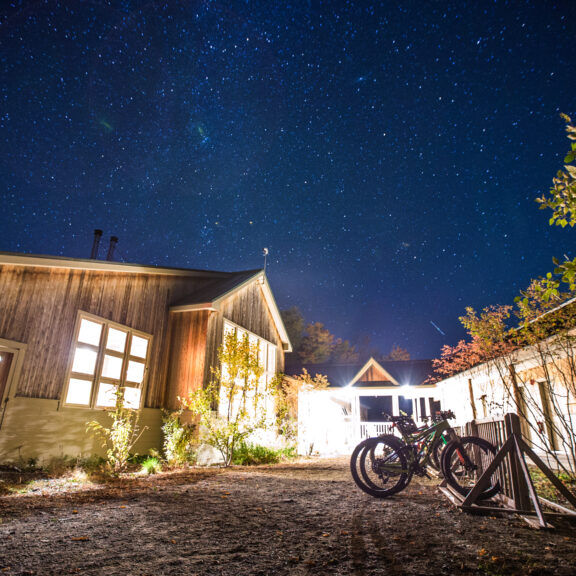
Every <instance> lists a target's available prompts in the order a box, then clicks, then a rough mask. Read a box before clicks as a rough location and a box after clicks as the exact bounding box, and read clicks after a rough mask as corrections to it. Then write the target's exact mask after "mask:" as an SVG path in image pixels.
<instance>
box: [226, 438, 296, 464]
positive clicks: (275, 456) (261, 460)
mask: <svg viewBox="0 0 576 576" xmlns="http://www.w3.org/2000/svg"><path fill="white" fill-rule="evenodd" d="M295 457H296V450H295V449H294V448H281V449H277V448H269V447H267V446H259V445H258V444H250V443H248V442H241V443H240V444H239V445H238V447H237V449H236V450H235V452H234V457H233V459H232V464H236V465H237V466H257V465H259V464H278V463H279V462H281V461H282V460H286V459H290V458H295Z"/></svg>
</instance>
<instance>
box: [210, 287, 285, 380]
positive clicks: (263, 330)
mask: <svg viewBox="0 0 576 576" xmlns="http://www.w3.org/2000/svg"><path fill="white" fill-rule="evenodd" d="M224 319H227V320H230V321H232V322H234V323H235V324H238V325H239V326H242V327H243V328H246V329H247V330H249V331H250V332H252V333H253V334H256V335H257V336H260V337H261V338H264V339H265V340H267V341H268V342H271V343H272V344H275V345H276V347H277V354H276V371H277V372H282V371H283V370H284V350H283V348H282V340H281V339H280V335H279V334H278V331H277V330H276V325H275V323H274V319H273V318H272V314H271V313H270V310H269V309H268V306H267V304H266V300H265V298H264V295H263V292H262V288H261V286H260V284H258V282H253V283H252V284H250V285H248V286H246V287H245V288H243V289H242V290H240V291H239V292H236V293H235V294H233V295H232V296H230V297H229V298H227V299H226V300H224V302H222V303H221V306H220V310H219V311H218V312H215V313H213V314H212V316H211V317H210V321H209V323H208V339H207V347H206V348H207V351H206V369H205V381H207V380H208V379H209V376H210V373H209V370H210V366H217V364H218V348H219V347H220V345H221V344H222V338H223V325H224Z"/></svg>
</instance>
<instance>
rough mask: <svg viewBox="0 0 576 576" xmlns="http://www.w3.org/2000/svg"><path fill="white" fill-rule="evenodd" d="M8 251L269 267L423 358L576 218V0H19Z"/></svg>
mask: <svg viewBox="0 0 576 576" xmlns="http://www.w3.org/2000/svg"><path fill="white" fill-rule="evenodd" d="M0 4H1V7H0V176H1V184H0V190H1V192H0V193H1V211H0V251H8V252H25V253H33V254H50V255H62V256H68V257H79V258H88V257H89V256H90V250H91V246H92V233H93V230H94V229H95V228H101V229H103V230H104V241H103V243H102V246H101V253H100V257H102V258H104V257H105V256H106V249H107V239H108V238H109V236H110V235H116V236H118V237H119V243H118V247H117V250H116V253H115V259H116V260H119V261H124V262H131V263H140V264H151V265H158V266H171V267H186V268H198V269H213V270H226V271H235V270H243V269H252V268H260V267H262V266H263V264H264V257H263V249H264V248H267V249H268V250H269V255H268V259H267V273H268V276H269V280H270V282H271V285H272V288H273V290H274V293H275V296H276V299H277V302H278V305H279V307H280V308H281V309H285V308H288V307H291V306H298V307H299V308H300V309H301V310H302V312H303V314H304V316H305V318H306V320H307V321H319V322H323V323H324V324H325V325H326V327H327V328H328V329H329V330H330V331H331V332H333V333H334V334H335V335H336V336H339V337H342V338H343V339H348V340H350V341H352V342H357V341H358V340H359V339H360V338H361V337H362V336H366V335H367V336H369V337H370V338H371V343H372V345H373V346H374V347H378V348H379V349H381V351H382V352H383V353H386V352H388V351H389V350H390V348H391V346H392V345H393V344H397V345H400V346H402V347H403V348H406V349H407V350H408V351H409V352H410V353H411V354H412V357H414V358H425V357H434V356H437V355H438V354H439V352H440V349H441V346H442V345H443V344H455V343H456V341H457V339H458V338H459V337H461V336H462V335H463V331H462V329H461V327H460V324H459V322H458V316H459V315H462V314H463V313H464V308H465V307H466V306H469V305H471V306H474V307H476V308H477V309H480V308H482V307H484V306H487V305H490V304H509V303H512V302H513V299H514V297H515V296H516V295H517V294H518V292H519V290H521V289H523V288H525V287H526V286H527V285H528V283H529V281H530V279H531V278H533V277H537V276H540V275H543V274H545V273H546V272H547V271H548V270H550V269H551V268H552V267H553V265H552V261H551V259H552V257H553V256H557V257H559V258H563V256H564V255H567V256H569V257H571V258H572V257H574V256H575V255H576V254H574V250H573V246H574V238H575V234H576V231H575V230H568V229H565V230H561V229H559V228H551V227H550V226H549V225H548V219H549V218H550V216H551V213H549V212H546V211H540V210H538V206H537V204H536V203H535V201H534V199H535V198H536V197H537V196H538V195H541V194H542V193H543V192H546V191H548V189H549V188H550V184H551V180H552V177H553V176H554V174H555V173H556V171H557V170H558V169H560V168H561V167H562V159H563V158H564V155H565V153H566V152H567V150H568V149H569V142H568V140H567V139H566V136H565V132H564V122H563V121H562V120H561V119H560V117H559V114H560V112H565V113H567V114H569V115H570V114H574V115H575V116H576V54H575V51H574V46H575V44H574V43H575V38H576V2H574V1H573V0H508V1H505V0H437V1H436V0H420V1H402V0H385V1H381V2H370V1H369V0H366V1H352V0H351V1H348V2H345V1H337V0H332V1H324V2H320V1H311V2H305V1H303V0H302V1H299V0H298V1H295V2H283V1H282V2H275V1H270V0H262V1H257V2H249V1H239V0H214V1H209V0H206V1H195V0H186V1H184V0H181V1H176V0H172V1H155V2H154V1H144V0H140V1H138V0H134V1H126V0H125V1H116V0H106V1H105V0H92V1H90V0H66V1H64V0H63V1H57V0H44V1H32V0H30V1H21V2H15V1H8V0H2V2H1V3H0Z"/></svg>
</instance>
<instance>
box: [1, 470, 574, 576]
mask: <svg viewBox="0 0 576 576" xmlns="http://www.w3.org/2000/svg"><path fill="white" fill-rule="evenodd" d="M436 484H437V482H434V481H431V480H425V481H421V480H415V481H414V482H413V483H412V484H411V485H410V486H409V488H408V489H407V490H405V491H404V492H402V493H400V494H399V495H396V496H394V497H393V498H389V499H386V500H377V499H374V498H372V497H370V496H368V495H366V494H364V493H362V492H361V491H359V490H358V489H357V488H356V487H355V485H354V483H353V481H352V478H351V476H350V473H349V471H348V462H347V459H330V460H326V459H320V460H310V461H302V462H297V463H290V464H286V465H280V466H272V467H255V468H230V469H227V470H202V469H197V470H190V471H188V472H184V473H177V474H165V475H164V474H162V475H160V476H154V477H149V478H145V479H141V480H137V481H134V480H132V481H126V482H123V483H120V484H113V485H105V486H101V485H98V486H90V487H88V488H86V487H78V489H77V490H76V491H70V488H69V486H68V485H67V486H66V487H65V488H64V487H62V486H59V485H58V484H57V483H56V484H55V483H54V482H52V483H50V482H47V483H46V485H45V487H44V488H42V487H40V488H39V489H38V490H37V491H36V492H34V493H32V494H26V495H10V496H4V497H2V498H0V518H1V524H0V573H1V574H8V575H16V574H18V575H24V574H26V575H49V574H54V575H56V574H58V575H67V574H86V575H91V574H94V575H96V574H98V575H101V574H102V575H106V576H112V575H116V574H118V575H120V574H122V575H142V576H143V575H149V576H161V575H187V576H188V575H189V576H193V575H210V576H216V575H227V576H243V575H254V576H256V575H270V576H272V575H274V576H278V575H282V574H290V575H304V574H326V575H328V574H329V575H355V576H363V575H366V576H367V575H371V574H389V575H404V574H405V575H427V576H430V575H436V574H462V575H467V574H494V575H496V574H502V575H508V574H518V575H520V574H521V575H548V574H549V575H556V576H562V575H566V576H568V575H570V576H572V575H574V574H575V573H576V527H572V526H569V525H559V526H558V527H557V528H556V530H553V531H550V530H545V531H539V530H534V529H532V528H530V527H528V526H527V525H526V524H525V523H524V521H523V520H521V519H519V518H517V517H503V518H495V517H484V516H471V515H467V514H463V513H462V512H460V511H459V510H458V509H456V508H454V507H453V506H452V504H450V502H448V501H447V500H446V499H445V497H444V496H443V495H442V494H440V493H439V491H438V489H437V487H436Z"/></svg>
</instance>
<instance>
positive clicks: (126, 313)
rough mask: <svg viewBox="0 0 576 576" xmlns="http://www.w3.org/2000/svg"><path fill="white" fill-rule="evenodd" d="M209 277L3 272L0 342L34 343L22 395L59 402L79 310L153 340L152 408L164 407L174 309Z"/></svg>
mask: <svg viewBox="0 0 576 576" xmlns="http://www.w3.org/2000/svg"><path fill="white" fill-rule="evenodd" d="M205 282H206V279H204V278H195V277H191V276H186V275H183V276H175V275H161V274H142V273H124V272H118V271H114V272H106V271H94V270H76V269H67V268H48V267H24V266H18V265H1V266H0V294H1V298H0V338H5V339H7V340H13V341H16V342H23V343H26V344H27V345H28V348H27V351H26V354H25V358H24V363H23V366H22V373H21V377H20V378H19V384H18V389H17V390H16V395H17V396H21V397H31V398H45V399H59V398H60V395H61V392H62V388H63V385H64V382H65V378H66V373H67V369H68V366H69V362H70V355H71V351H72V344H73V337H74V327H75V323H76V319H77V315H78V311H83V312H88V313H91V314H95V315H97V316H100V317H102V318H104V319H106V320H110V321H113V322H118V323H119V324H123V325H125V326H128V327H130V328H133V329H135V330H140V331H142V332H146V333H147V334H151V335H152V337H153V339H152V345H151V349H150V354H151V357H150V364H149V365H150V370H149V373H148V375H147V392H146V400H145V405H146V406H148V407H152V408H156V407H161V406H162V405H163V402H164V399H165V393H166V371H167V367H168V358H167V355H166V354H164V353H163V352H164V351H165V349H166V348H165V346H166V338H167V335H168V319H169V314H168V309H169V306H170V305H171V304H172V303H173V302H176V301H178V300H179V299H181V298H183V297H184V296H185V295H187V294H189V293H190V292H192V291H193V290H195V289H196V288H198V287H200V286H202V285H203V284H204V283H205Z"/></svg>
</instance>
